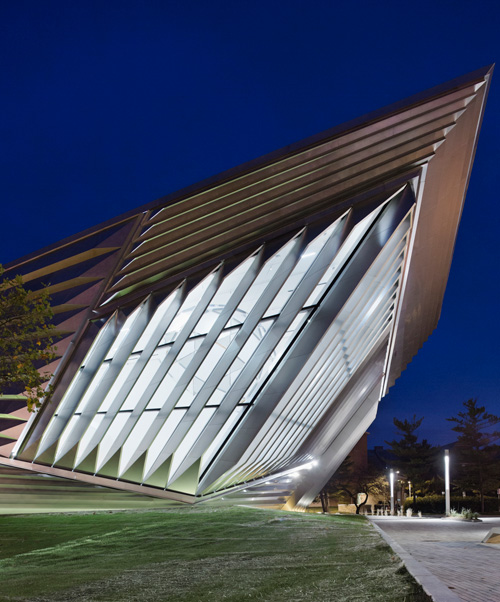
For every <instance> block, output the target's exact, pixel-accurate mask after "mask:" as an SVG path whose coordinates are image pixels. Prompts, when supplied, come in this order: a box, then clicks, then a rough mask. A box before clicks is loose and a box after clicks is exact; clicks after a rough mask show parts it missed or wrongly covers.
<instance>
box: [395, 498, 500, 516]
mask: <svg viewBox="0 0 500 602" xmlns="http://www.w3.org/2000/svg"><path fill="white" fill-rule="evenodd" d="M451 507H452V508H455V509H457V510H458V512H461V511H462V509H467V510H469V511H470V512H473V513H478V512H481V500H480V499H479V497H473V496H467V497H462V496H458V495H457V496H452V497H451ZM408 508H411V509H412V511H413V512H419V511H420V512H422V513H423V514H444V513H445V498H444V495H426V496H424V497H418V498H417V501H416V503H415V502H414V501H413V499H412V498H408V499H406V500H405V503H404V509H405V511H407V510H408ZM484 510H485V512H486V514H497V513H498V500H497V498H495V497H486V498H484Z"/></svg>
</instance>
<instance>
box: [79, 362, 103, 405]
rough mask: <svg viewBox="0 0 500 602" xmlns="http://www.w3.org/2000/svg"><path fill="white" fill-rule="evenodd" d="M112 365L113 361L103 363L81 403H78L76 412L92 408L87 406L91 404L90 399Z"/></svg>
mask: <svg viewBox="0 0 500 602" xmlns="http://www.w3.org/2000/svg"><path fill="white" fill-rule="evenodd" d="M110 365H111V362H106V363H105V364H101V366H99V370H98V371H97V374H96V375H95V376H94V378H93V380H92V382H91V383H90V385H89V386H88V387H87V390H86V391H85V394H84V396H83V397H82V399H81V401H80V403H79V404H78V407H77V408H76V410H75V413H80V414H83V413H84V412H85V411H86V410H88V409H90V408H87V406H88V405H89V403H90V401H91V400H92V396H93V394H94V393H95V391H96V389H97V388H98V387H99V385H100V384H101V381H102V379H103V378H104V376H105V375H106V372H107V371H108V370H109V367H110ZM96 410H97V408H96Z"/></svg>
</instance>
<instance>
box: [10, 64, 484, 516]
mask: <svg viewBox="0 0 500 602" xmlns="http://www.w3.org/2000/svg"><path fill="white" fill-rule="evenodd" d="M490 76H491V70H489V69H482V70H479V71H476V72H474V73H472V74H469V75H467V76H464V77H461V78H459V79H457V80H454V81H452V82H449V83H447V84H444V85H442V86H438V87H437V88H434V89H432V90H430V91H427V92H424V93H421V94H419V95H417V96H414V97H412V98H410V99H408V100H406V101H403V102H399V103H397V104H394V105H392V106H390V107H388V108H386V109H383V110H379V111H376V112H374V113H372V114H370V115H367V116H365V117H362V118H360V119H357V120H354V121H352V122H349V123H347V124H345V125H343V126H339V127H336V128H333V129H331V130H329V131H327V132H324V133H322V134H320V135H317V136H313V137H312V138H309V139H307V140H305V141H302V142H300V143H297V144H295V145H292V146H290V147H287V148H285V149H283V150H280V151H277V152H275V153H272V154H270V155H268V156H266V157H263V158H261V159H258V160H256V161H253V162H250V163H248V164H246V165H243V166H241V167H239V168H237V169H233V170H231V171H229V172H226V173H223V174H222V175H220V176H218V177H215V178H213V179H210V180H207V181H205V182H202V183H201V184H199V185H196V186H193V187H190V188H188V189H186V190H183V191H181V192H179V193H177V194H173V195H170V196H168V197H165V198H162V199H160V200H158V201H156V202H154V203H151V204H149V205H146V206H144V207H140V208H139V209H137V210H136V211H131V212H129V213H127V214H125V215H121V216H119V217H117V218H116V219H114V220H111V221H108V222H106V223H104V224H100V225H99V226H96V227H95V228H92V229H90V230H87V231H85V232H81V233H80V234H77V235H75V236H72V237H71V238H69V239H66V240H64V241H62V242H60V243H56V244H54V245H52V246H50V247H48V248H45V249H42V250H41V251H39V252H37V253H34V254H32V255H30V256H28V257H24V258H22V259H20V260H18V261H16V262H14V263H12V264H11V265H9V266H7V267H8V272H7V273H8V275H9V274H16V273H22V274H23V275H24V279H25V281H26V282H27V283H28V284H29V285H31V286H32V287H33V288H34V289H36V288H37V287H40V286H41V285H42V283H50V286H49V291H50V293H51V295H52V298H53V302H54V305H55V311H56V318H57V326H58V328H59V330H60V332H61V333H62V334H61V339H60V341H59V343H58V353H59V355H60V357H59V359H58V360H57V362H56V363H54V364H53V365H52V366H51V368H52V370H53V371H54V377H53V381H52V382H53V385H54V388H55V394H54V396H53V399H52V400H51V401H50V403H46V404H45V405H44V406H43V408H42V409H41V411H40V412H38V413H37V414H36V415H35V416H33V417H31V418H30V419H29V421H28V422H27V423H26V421H25V420H26V416H25V413H24V409H23V408H22V403H20V402H19V401H18V400H16V399H15V398H11V399H6V398H4V399H3V400H1V402H0V403H2V404H4V405H3V406H2V407H3V408H4V409H3V410H2V414H4V415H8V416H10V418H9V419H8V420H7V419H5V420H3V421H2V422H1V423H0V426H1V428H2V429H3V431H2V433H0V435H1V438H0V453H1V454H3V457H2V458H0V463H2V464H4V465H10V466H15V467H17V468H26V469H36V470H37V471H38V472H41V473H43V472H45V473H47V474H52V475H57V476H62V477H66V478H69V479H75V480H80V481H86V482H88V483H94V484H99V485H106V486H109V487H114V488H117V489H122V490H128V491H133V492H141V493H144V494H146V495H151V496H156V497H160V498H166V499H171V500H178V501H181V502H186V503H194V502H204V501H213V500H218V499H221V498H224V501H227V502H228V503H234V502H242V501H244V502H245V503H255V504H279V505H282V506H284V507H287V508H298V509H300V508H303V507H305V506H307V505H308V504H309V503H310V502H311V500H312V499H314V497H315V496H316V494H317V493H318V491H319V490H320V488H321V487H322V486H323V484H324V483H325V481H326V480H327V479H328V478H329V477H330V475H331V474H332V473H333V472H334V471H335V469H336V468H337V467H338V466H339V464H340V463H341V462H342V460H343V459H344V457H345V456H346V455H347V453H348V452H349V451H350V450H351V448H352V447H353V445H354V444H355V443H356V442H357V441H358V439H359V438H360V437H361V436H362V435H363V433H364V432H365V431H366V429H367V428H368V426H369V425H370V424H371V422H372V421H373V419H374V418H375V416H376V413H377V406H378V403H379V401H380V399H381V398H382V397H383V396H384V395H385V394H386V393H387V391H388V389H389V387H391V386H392V385H393V383H394V381H395V380H396V379H397V378H398V377H399V375H400V374H401V372H402V371H403V370H404V369H405V368H406V366H407V364H408V363H409V362H410V361H411V359H412V357H413V356H414V355H415V353H416V352H417V351H418V349H419V348H420V347H421V346H422V344H423V342H424V341H425V340H426V339H427V338H428V336H429V335H430V334H431V333H432V331H433V330H434V328H435V327H436V324H437V321H438V318H439V314H440V311H441V304H442V300H443V295H444V290H445V286H446V281H447V277H448V273H449V269H450V263H451V258H452V253H453V246H454V243H455V236H456V232H457V228H458V223H459V219H460V215H461V211H462V204H463V200H464V197H465V193H466V189H467V184H468V181H469V175H470V170H471V166H472V159H473V156H474V151H475V148H476V143H477V136H478V132H479V125H480V123H481V119H482V115H483V110H484V103H485V99H486V95H487V91H488V86H489V80H490ZM97 217H98V216H97Z"/></svg>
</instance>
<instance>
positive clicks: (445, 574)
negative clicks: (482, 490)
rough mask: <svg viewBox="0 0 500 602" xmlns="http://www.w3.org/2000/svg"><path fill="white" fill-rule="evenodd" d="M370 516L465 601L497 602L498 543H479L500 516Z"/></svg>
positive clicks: (499, 522)
mask: <svg viewBox="0 0 500 602" xmlns="http://www.w3.org/2000/svg"><path fill="white" fill-rule="evenodd" d="M370 518H371V520H373V522H374V523H375V524H376V525H378V526H379V527H380V528H381V529H382V530H383V531H384V532H385V533H387V534H388V535H389V536H390V537H391V538H392V539H393V540H395V541H396V542H397V543H398V544H399V545H400V546H401V547H402V548H403V549H404V550H405V551H406V552H408V553H409V554H411V556H412V557H413V558H414V559H415V560H418V561H419V562H421V563H422V564H423V565H424V567H425V568H426V569H427V570H428V571H430V572H431V573H432V574H433V575H435V576H436V577H437V578H438V579H439V580H440V581H442V582H443V583H444V584H446V585H447V586H448V588H449V590H450V591H452V592H454V593H455V594H456V595H457V596H458V597H459V598H461V599H462V600H464V601H465V602H500V545H494V546H493V545H484V544H481V541H482V539H483V538H484V537H485V536H486V534H487V533H488V531H489V530H490V529H491V528H493V527H500V519H498V518H483V519H482V522H481V523H471V522H465V521H458V520H452V519H439V518H432V519H428V518H422V519H419V518H411V519H407V518H397V517H370Z"/></svg>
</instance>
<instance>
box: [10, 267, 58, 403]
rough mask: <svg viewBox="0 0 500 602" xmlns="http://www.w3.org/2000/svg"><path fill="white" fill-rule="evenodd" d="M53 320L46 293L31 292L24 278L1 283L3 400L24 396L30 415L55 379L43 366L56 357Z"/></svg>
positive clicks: (17, 277)
mask: <svg viewBox="0 0 500 602" xmlns="http://www.w3.org/2000/svg"><path fill="white" fill-rule="evenodd" d="M2 275H3V268H2V266H1V265H0V278H1V277H2ZM51 319H52V310H51V307H50V299H49V296H48V294H47V292H46V291H45V290H41V291H36V292H32V291H29V290H27V289H26V288H25V287H24V283H23V279H22V277H21V276H16V277H15V278H11V279H9V278H5V279H2V280H1V281H0V397H1V396H2V395H7V394H8V395H12V394H20V393H22V395H23V396H24V397H26V403H27V405H28V409H29V410H30V411H33V410H34V409H35V408H37V407H39V406H40V404H41V401H40V400H41V399H42V398H43V397H44V396H45V397H46V396H47V395H49V394H50V391H44V387H43V385H44V383H46V381H47V380H48V379H49V378H50V376H51V375H50V373H48V372H46V371H45V372H44V371H43V366H45V365H47V364H48V363H49V362H51V361H52V360H54V359H55V357H56V356H55V352H54V351H55V350H54V347H53V339H52V336H53V335H54V327H53V325H52V324H51Z"/></svg>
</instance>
